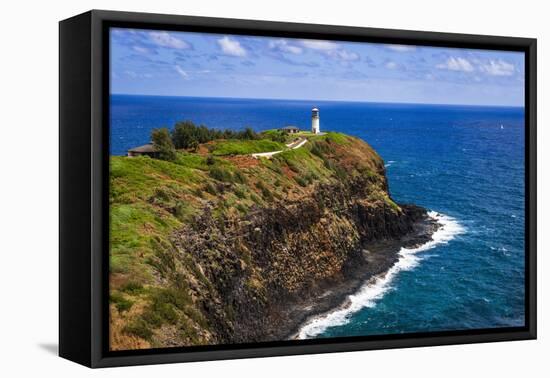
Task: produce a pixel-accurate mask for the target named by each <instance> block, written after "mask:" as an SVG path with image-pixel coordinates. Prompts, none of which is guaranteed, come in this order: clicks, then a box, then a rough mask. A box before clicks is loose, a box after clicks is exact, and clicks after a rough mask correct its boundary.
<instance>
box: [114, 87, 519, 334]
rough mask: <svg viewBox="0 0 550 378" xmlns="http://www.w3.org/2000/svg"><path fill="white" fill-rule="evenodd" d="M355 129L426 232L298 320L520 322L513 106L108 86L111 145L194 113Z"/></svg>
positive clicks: (309, 329)
mask: <svg viewBox="0 0 550 378" xmlns="http://www.w3.org/2000/svg"><path fill="white" fill-rule="evenodd" d="M313 106H318V107H319V109H320V119H321V129H322V130H332V131H340V132H344V133H347V134H350V135H354V136H357V137H359V138H362V139H364V140H365V141H367V142H368V143H369V144H371V145H372V146H373V147H374V148H375V149H376V150H377V152H378V153H379V154H380V155H381V156H382V157H383V158H384V160H385V163H386V167H387V175H388V180H389V185H390V192H391V195H392V196H393V198H394V199H395V200H396V201H397V202H402V203H415V204H418V205H421V206H424V207H426V208H428V209H429V210H431V211H433V213H432V214H433V216H435V217H438V218H439V220H440V221H441V223H442V224H444V228H443V229H442V230H441V231H439V233H438V234H436V237H435V238H434V239H435V240H434V242H432V243H431V244H429V245H425V246H421V247H420V248H418V249H415V250H402V254H401V259H400V261H399V263H398V264H397V265H396V266H394V267H393V268H392V270H391V271H390V272H388V274H387V275H385V276H383V277H378V278H376V279H374V280H372V281H370V282H366V283H365V285H364V286H363V288H362V289H361V290H360V291H359V292H358V293H356V295H355V296H353V297H352V298H350V299H351V301H350V303H351V306H350V307H348V308H345V309H342V308H339V309H335V311H333V312H331V313H329V314H325V315H323V316H321V317H318V318H316V319H312V321H310V322H308V323H307V324H305V325H304V327H303V328H302V330H301V332H300V336H301V337H304V338H311V337H336V336H353V335H378V334H388V333H407V332H426V331H441V330H456V329H480V328H494V327H509V326H522V325H524V321H525V313H524V304H525V303H524V290H525V289H524V256H525V254H524V248H525V243H524V236H525V232H524V228H525V200H524V199H525V185H524V180H525V168H524V167H525V164H524V163H525V161H524V155H525V147H524V145H525V141H524V110H523V108H505V107H473V106H444V105H410V104H375V103H357V102H353V103H351V102H325V101H315V102H310V101H295V100H249V99H219V98H191V97H187V98H186V97H149V96H122V95H114V96H112V97H111V153H112V154H114V155H122V154H125V152H126V150H127V149H128V148H131V147H134V146H136V145H140V144H144V143H147V142H148V141H149V134H150V131H151V129H152V128H154V127H161V126H168V127H169V126H172V125H173V124H174V122H176V121H178V120H185V119H189V120H193V121H194V122H195V123H203V124H205V125H207V126H209V127H217V128H231V129H240V128H243V127H245V126H250V127H252V128H254V129H256V130H264V129H270V128H278V127H281V126H284V125H286V124H294V125H297V126H299V127H301V128H306V129H307V128H309V126H310V110H311V108H312V107H313Z"/></svg>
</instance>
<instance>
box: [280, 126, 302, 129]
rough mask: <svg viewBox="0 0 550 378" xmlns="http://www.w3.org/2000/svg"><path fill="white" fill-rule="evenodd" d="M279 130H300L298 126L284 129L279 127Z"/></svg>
mask: <svg viewBox="0 0 550 378" xmlns="http://www.w3.org/2000/svg"><path fill="white" fill-rule="evenodd" d="M281 130H300V128H299V127H298V126H293V125H288V126H285V127H281Z"/></svg>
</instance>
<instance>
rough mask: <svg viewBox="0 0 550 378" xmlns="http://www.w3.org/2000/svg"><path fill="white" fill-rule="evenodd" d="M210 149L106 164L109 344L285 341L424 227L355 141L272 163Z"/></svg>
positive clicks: (289, 154) (343, 139) (321, 145)
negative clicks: (170, 158)
mask: <svg viewBox="0 0 550 378" xmlns="http://www.w3.org/2000/svg"><path fill="white" fill-rule="evenodd" d="M213 151H216V142H213V143H210V144H209V145H207V146H201V148H200V149H199V150H198V152H196V153H183V152H181V153H179V154H178V159H177V160H176V161H175V162H164V161H159V160H155V159H150V158H125V157H113V158H112V161H111V177H112V179H111V197H110V200H111V250H110V260H111V264H110V267H111V269H110V270H111V271H110V293H111V296H110V298H111V311H110V313H111V323H110V331H111V332H110V334H111V348H112V349H114V350H121V349H136V348H149V347H170V346H189V345H201V344H227V343H241V342H258V341H271V340H281V339H284V338H287V337H290V336H291V334H292V332H294V331H295V330H296V329H297V327H298V326H299V324H300V323H301V322H303V321H304V320H305V319H306V318H307V317H308V316H310V315H311V314H314V313H318V312H321V311H326V310H328V309H329V308H330V307H332V306H335V305H337V304H338V301H341V300H342V296H343V295H345V294H347V293H349V292H350V291H353V290H354V289H355V288H356V287H357V286H358V285H359V284H360V283H361V282H363V281H364V280H365V279H366V278H368V277H369V276H371V275H374V274H379V273H381V272H384V271H385V270H387V269H388V268H389V267H390V266H391V265H392V264H393V263H394V262H395V260H396V258H397V255H396V248H389V247H388V246H394V247H395V246H396V245H397V244H398V243H399V242H400V241H403V240H408V242H409V243H410V242H411V240H414V239H415V237H417V236H418V235H417V234H418V230H419V227H420V228H422V227H421V226H422V225H423V224H425V223H426V219H427V217H426V212H425V210H424V209H422V208H419V207H417V206H414V205H398V204H396V203H395V202H394V201H393V200H392V199H391V197H390V195H389V192H388V185H387V180H386V177H385V169H384V164H383V161H382V159H381V158H380V157H379V156H378V155H377V154H376V152H375V151H374V150H373V149H372V148H371V147H370V146H368V144H366V143H365V142H363V141H361V140H359V139H356V138H353V137H349V136H346V135H343V134H337V133H327V134H325V135H320V136H314V137H309V139H308V143H306V144H305V145H304V146H303V147H301V148H299V149H296V150H288V151H285V152H283V153H281V154H279V155H275V156H273V157H272V158H271V159H254V158H252V157H250V156H248V155H222V156H214V154H212V152H213ZM218 155H219V154H218ZM426 235H427V233H424V234H423V236H422V237H427V236H426ZM407 238H408V239H407ZM381 245H385V247H384V248H381V247H380V246H381Z"/></svg>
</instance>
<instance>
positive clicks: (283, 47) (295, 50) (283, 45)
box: [269, 39, 303, 55]
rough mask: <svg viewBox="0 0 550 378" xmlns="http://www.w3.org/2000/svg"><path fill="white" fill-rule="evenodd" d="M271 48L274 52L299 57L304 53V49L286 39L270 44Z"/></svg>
mask: <svg viewBox="0 0 550 378" xmlns="http://www.w3.org/2000/svg"><path fill="white" fill-rule="evenodd" d="M269 48H270V49H272V50H277V51H281V52H285V53H290V54H294V55H298V54H301V53H302V51H303V50H302V48H301V47H299V46H295V45H291V44H290V43H288V42H287V41H286V40H285V39H278V40H275V41H270V42H269Z"/></svg>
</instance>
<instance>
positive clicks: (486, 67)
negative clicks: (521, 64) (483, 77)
mask: <svg viewBox="0 0 550 378" xmlns="http://www.w3.org/2000/svg"><path fill="white" fill-rule="evenodd" d="M480 70H481V71H482V72H485V73H487V74H489V75H492V76H512V75H513V74H514V72H515V70H516V67H515V66H514V65H513V64H511V63H508V62H505V61H504V60H501V59H499V60H490V61H489V62H487V63H485V64H481V66H480Z"/></svg>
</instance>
